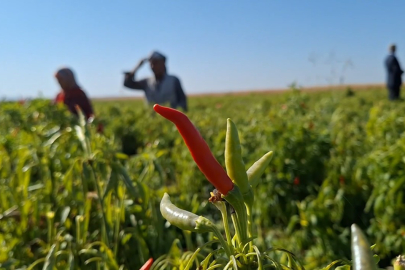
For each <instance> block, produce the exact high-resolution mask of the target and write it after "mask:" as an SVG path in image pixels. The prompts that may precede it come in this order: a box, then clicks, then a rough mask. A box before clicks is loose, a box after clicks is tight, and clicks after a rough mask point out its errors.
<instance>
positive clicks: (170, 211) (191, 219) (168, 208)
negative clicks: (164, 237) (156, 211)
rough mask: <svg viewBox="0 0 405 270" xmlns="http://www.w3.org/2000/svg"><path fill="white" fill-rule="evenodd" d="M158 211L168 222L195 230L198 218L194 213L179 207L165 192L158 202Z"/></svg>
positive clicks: (183, 228)
mask: <svg viewBox="0 0 405 270" xmlns="http://www.w3.org/2000/svg"><path fill="white" fill-rule="evenodd" d="M160 212H161V213H162V216H163V217H164V218H165V219H166V220H167V221H169V222H170V224H172V225H174V226H176V227H178V228H180V229H182V230H187V231H193V232H195V231H196V229H195V227H196V221H197V219H198V218H199V216H197V215H196V214H193V213H191V212H188V211H186V210H183V209H180V208H178V207H177V206H175V205H174V204H173V203H172V202H171V201H170V196H169V195H168V194H167V193H165V194H164V195H163V198H162V201H161V202H160Z"/></svg>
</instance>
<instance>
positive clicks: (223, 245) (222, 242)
mask: <svg viewBox="0 0 405 270" xmlns="http://www.w3.org/2000/svg"><path fill="white" fill-rule="evenodd" d="M212 232H213V233H214V234H215V236H216V237H217V238H218V240H219V242H220V243H221V245H222V247H223V248H224V250H225V253H226V255H228V257H229V258H230V257H231V256H232V252H231V249H230V248H229V246H228V243H227V242H226V241H225V239H224V237H223V236H222V234H221V232H220V231H219V230H218V228H217V227H216V226H213V227H212Z"/></svg>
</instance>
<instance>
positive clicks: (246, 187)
mask: <svg viewBox="0 0 405 270" xmlns="http://www.w3.org/2000/svg"><path fill="white" fill-rule="evenodd" d="M154 110H155V111H156V112H157V113H158V114H160V115H161V116H163V117H164V118H166V119H168V120H169V121H171V122H173V123H174V124H175V125H176V127H177V129H178V131H179V132H180V134H181V136H182V138H183V140H184V142H185V143H186V145H187V147H188V149H189V151H190V153H191V155H192V157H193V159H194V161H195V162H196V164H197V166H198V168H199V169H200V171H201V172H202V173H203V174H204V175H205V176H206V178H207V179H208V181H210V182H211V184H212V185H213V186H214V187H215V188H216V189H215V190H214V191H213V192H211V197H210V198H209V201H210V202H212V203H213V204H214V205H215V206H216V207H217V208H218V210H219V211H220V212H221V215H222V222H223V228H224V231H225V235H223V233H222V232H221V230H220V229H219V227H218V226H217V225H216V224H215V223H214V222H213V221H211V220H209V219H208V218H206V217H204V216H198V215H196V214H194V213H191V212H188V211H186V210H183V209H180V208H178V207H177V206H175V205H174V204H173V203H172V202H171V201H170V196H169V195H168V194H167V193H165V194H164V196H163V198H162V200H161V203H160V211H161V213H162V216H163V217H164V218H165V219H166V220H167V221H168V222H169V223H170V224H171V225H174V226H176V227H178V228H180V229H182V230H186V231H192V232H197V233H207V232H210V233H212V234H213V235H214V240H212V241H210V242H208V243H206V244H205V245H204V246H203V247H201V248H199V249H197V250H196V251H195V252H194V253H193V254H192V255H191V256H188V257H186V258H185V259H184V261H183V262H181V263H180V265H179V266H178V265H177V266H176V267H178V268H176V269H184V270H186V269H191V267H193V265H196V266H197V267H198V269H215V268H220V269H274V268H276V269H303V267H302V266H301V265H300V264H299V262H298V261H297V260H296V259H295V257H294V255H293V254H292V253H290V252H288V251H285V250H281V249H279V250H277V249H274V248H272V249H270V250H269V251H265V252H262V251H260V250H259V248H258V247H257V246H255V245H254V243H253V240H254V239H255V236H254V228H253V223H252V210H253V209H252V208H253V201H254V188H255V187H256V186H257V184H258V183H259V182H260V176H261V174H262V173H263V172H264V170H265V168H266V167H267V166H268V164H269V163H270V161H271V159H272V156H273V152H271V151H270V152H268V153H267V154H265V155H264V156H263V157H262V158H261V159H259V160H258V161H257V162H255V163H254V164H253V165H252V166H251V167H250V168H249V169H248V170H247V171H246V170H245V164H244V161H243V159H242V154H241V145H240V141H239V135H238V131H237V129H236V126H235V124H234V123H233V122H232V121H231V120H230V119H228V120H227V133H226V142H225V166H226V172H225V170H224V169H223V167H222V166H221V164H219V162H218V161H217V160H216V158H215V157H214V156H213V154H212V152H211V150H210V148H209V146H208V145H207V143H206V142H205V140H204V139H203V138H202V136H201V134H200V133H199V132H198V130H197V129H196V127H195V126H194V125H193V123H192V122H191V121H190V120H189V118H188V117H187V116H186V115H185V114H183V113H182V112H180V111H178V110H175V109H171V108H167V107H163V106H160V105H155V106H154ZM228 210H230V211H228ZM228 212H230V216H231V221H232V224H233V228H234V230H233V231H232V230H231V227H230V222H229V218H228ZM216 242H218V243H219V248H218V249H214V250H211V251H210V252H209V253H208V254H207V255H206V256H205V257H204V256H203V257H202V258H201V256H199V253H200V251H201V250H202V249H204V247H205V246H209V245H212V244H214V243H216ZM274 251H283V252H286V254H287V256H288V265H282V264H281V263H279V262H278V261H277V260H276V259H275V258H273V257H272V256H271V255H270V252H274ZM169 265H170V262H168V261H167V260H157V261H156V263H155V264H154V266H153V267H154V268H152V269H163V268H164V269H168V267H170V266H169ZM162 267H163V268H162Z"/></svg>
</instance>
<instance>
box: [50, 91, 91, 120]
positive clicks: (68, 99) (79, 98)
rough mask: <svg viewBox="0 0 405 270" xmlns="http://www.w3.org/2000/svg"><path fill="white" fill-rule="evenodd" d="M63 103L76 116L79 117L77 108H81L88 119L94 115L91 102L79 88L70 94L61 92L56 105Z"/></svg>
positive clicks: (69, 92)
mask: <svg viewBox="0 0 405 270" xmlns="http://www.w3.org/2000/svg"><path fill="white" fill-rule="evenodd" d="M62 102H63V103H64V104H65V105H66V106H67V107H68V109H69V111H70V112H72V113H73V114H75V115H78V114H77V110H76V106H79V108H80V109H81V110H82V112H83V114H84V115H85V116H86V118H87V119H88V118H89V117H90V116H92V115H93V114H94V112H93V107H92V105H91V103H90V100H89V99H88V98H87V96H86V94H85V93H84V92H83V90H82V89H80V88H79V87H77V88H75V89H71V90H69V91H68V92H60V93H59V94H58V95H57V96H56V98H55V103H62Z"/></svg>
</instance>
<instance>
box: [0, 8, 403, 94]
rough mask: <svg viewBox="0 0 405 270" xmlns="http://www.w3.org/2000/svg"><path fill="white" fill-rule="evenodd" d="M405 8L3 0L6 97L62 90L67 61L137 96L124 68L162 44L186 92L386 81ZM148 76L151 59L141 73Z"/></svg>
mask: <svg viewBox="0 0 405 270" xmlns="http://www.w3.org/2000/svg"><path fill="white" fill-rule="evenodd" d="M404 10H405V1H400V0H398V1H383V0H373V1H360V0H358V1H353V0H339V1H338V0H309V1H302V0H290V1H284V0H262V1H260V0H255V1H248V0H246V1H239V0H221V1H218V0H205V1H197V0H195V1H194V0H193V1H190V0H170V1H169V0H145V1H135V0H132V1H119V0H115V1H95V0H86V1H83V0H70V1H55V0H41V1H33V0H31V1H28V0H26V1H19V0H13V1H0V97H9V98H21V97H35V96H37V95H38V93H39V92H40V91H41V92H42V94H43V95H44V96H46V97H53V96H54V95H55V94H56V93H57V92H58V90H59V87H58V85H57V83H56V81H55V79H54V78H53V74H54V72H55V70H56V69H57V68H58V67H60V66H65V65H67V66H70V67H72V68H73V70H74V71H75V73H76V75H77V79H78V81H79V84H80V85H81V86H82V87H83V89H84V90H85V91H86V92H87V93H88V94H89V96H91V97H94V96H99V97H101V96H132V95H136V93H135V92H133V91H128V90H125V88H124V87H123V86H122V80H123V76H122V72H123V71H124V70H128V69H131V68H133V66H134V65H135V64H136V63H137V62H138V61H139V59H140V58H142V57H145V56H146V55H148V54H149V53H150V51H152V50H154V49H156V50H159V51H161V52H162V53H164V54H166V55H167V56H168V70H169V73H172V74H174V75H177V76H178V77H179V78H180V79H181V81H182V84H183V87H184V89H185V91H186V93H203V92H221V91H222V92H223V91H239V90H249V89H271V88H284V87H286V86H287V85H288V84H290V83H292V82H293V81H297V82H298V83H299V84H301V85H303V86H310V85H321V84H323V85H325V84H337V83H339V80H340V79H339V78H344V81H345V82H346V83H380V82H383V81H384V79H385V71H384V68H383V59H384V57H385V55H386V53H387V46H388V45H389V44H390V43H392V42H395V43H397V45H398V57H399V59H400V60H402V59H405V23H403V11H404ZM403 62H404V64H405V60H404V61H403ZM345 63H346V64H345ZM149 75H151V72H150V70H149V67H148V66H147V65H145V67H143V68H142V70H140V72H139V74H138V78H141V77H145V76H149Z"/></svg>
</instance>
